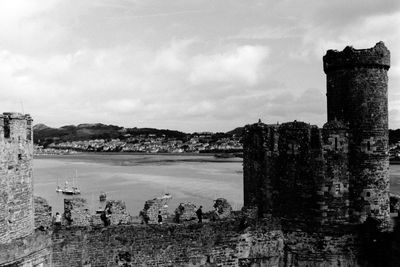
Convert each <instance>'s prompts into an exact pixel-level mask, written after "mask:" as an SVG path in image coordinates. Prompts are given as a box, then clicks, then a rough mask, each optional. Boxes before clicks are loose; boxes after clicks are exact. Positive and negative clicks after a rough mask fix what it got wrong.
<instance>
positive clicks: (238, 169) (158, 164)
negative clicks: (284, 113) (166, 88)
mask: <svg viewBox="0 0 400 267" xmlns="http://www.w3.org/2000/svg"><path fill="white" fill-rule="evenodd" d="M75 170H77V172H78V179H77V184H78V186H79V188H80V189H81V191H82V194H81V196H82V197H84V198H86V199H87V200H88V203H89V206H90V208H91V209H92V210H93V211H94V210H95V209H97V208H99V207H100V206H101V203H100V202H99V194H100V192H101V191H105V192H107V199H116V200H123V201H125V203H126V206H127V209H128V211H129V213H130V214H132V215H137V214H138V213H139V211H140V210H141V209H142V208H143V205H144V202H145V201H146V200H148V199H152V198H155V197H157V196H161V195H163V194H164V193H170V194H172V197H173V198H172V200H171V202H170V205H169V207H170V208H169V210H170V212H173V211H174V209H175V208H176V207H177V206H178V204H179V203H180V202H184V201H191V202H193V203H195V204H197V205H203V206H204V208H205V210H208V209H211V206H212V204H213V200H214V199H215V198H217V197H224V198H226V199H228V201H229V202H230V203H231V204H232V206H233V207H234V208H235V209H240V208H241V206H242V205H243V178H242V177H243V171H242V161H241V159H237V158H235V159H215V158H214V157H213V156H197V155H196V156H186V155H185V156H183V155H148V154H145V155H132V154H79V155H68V156H52V157H38V158H35V159H34V179H35V188H34V190H35V195H38V196H42V197H44V198H46V199H47V201H48V202H49V204H50V205H51V206H52V207H53V212H55V211H62V210H63V199H64V198H65V197H70V196H65V195H63V194H60V193H56V191H55V188H56V185H57V178H58V181H59V184H60V185H63V184H64V182H65V180H68V181H69V182H70V183H71V182H72V177H74V176H75ZM390 175H391V191H392V192H394V193H400V165H391V166H390Z"/></svg>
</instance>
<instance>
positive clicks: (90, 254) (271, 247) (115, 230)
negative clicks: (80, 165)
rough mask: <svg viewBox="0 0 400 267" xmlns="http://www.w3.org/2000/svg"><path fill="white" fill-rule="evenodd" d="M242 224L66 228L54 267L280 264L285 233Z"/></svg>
mask: <svg viewBox="0 0 400 267" xmlns="http://www.w3.org/2000/svg"><path fill="white" fill-rule="evenodd" d="M240 227H241V226H240V222H239V221H229V222H227V221H226V222H219V223H211V224H191V225H186V226H183V225H162V226H159V225H152V226H137V225H125V226H112V227H108V228H104V229H103V230H101V231H100V229H96V228H86V227H73V228H65V229H61V230H58V231H55V232H54V233H53V242H54V245H53V266H84V265H85V264H86V265H88V266H120V265H122V264H126V265H124V266H138V265H141V266H187V265H191V266H200V265H201V266H240V265H243V263H245V262H246V263H248V262H252V261H259V260H260V259H262V260H263V261H264V262H265V263H266V264H267V265H266V266H278V264H279V260H280V258H281V257H282V255H283V248H284V246H283V234H282V232H281V231H279V230H273V229H268V231H267V230H266V229H262V228H259V229H258V230H252V231H245V230H244V229H241V228H240ZM243 266H244V265H243Z"/></svg>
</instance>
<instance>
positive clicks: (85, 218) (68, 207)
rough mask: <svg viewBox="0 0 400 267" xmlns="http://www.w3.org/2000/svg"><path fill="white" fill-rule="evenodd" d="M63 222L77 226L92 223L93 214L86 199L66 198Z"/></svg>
mask: <svg viewBox="0 0 400 267" xmlns="http://www.w3.org/2000/svg"><path fill="white" fill-rule="evenodd" d="M63 224H66V225H75V226H88V225H90V224H91V214H90V209H89V206H88V204H87V201H86V199H84V198H79V197H74V198H65V199H64V216H63Z"/></svg>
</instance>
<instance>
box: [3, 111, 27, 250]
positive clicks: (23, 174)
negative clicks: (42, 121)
mask: <svg viewBox="0 0 400 267" xmlns="http://www.w3.org/2000/svg"><path fill="white" fill-rule="evenodd" d="M32 159H33V142H32V119H31V117H30V116H29V115H22V114H19V113H3V114H2V115H1V114H0V244H1V243H8V242H11V241H13V240H15V239H17V238H20V237H25V236H28V235H30V234H32V233H33V232H34V206H33V205H34V204H33V173H32Z"/></svg>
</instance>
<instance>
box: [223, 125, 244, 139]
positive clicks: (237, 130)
mask: <svg viewBox="0 0 400 267" xmlns="http://www.w3.org/2000/svg"><path fill="white" fill-rule="evenodd" d="M243 131H244V127H237V128H235V129H233V130H231V131H229V132H226V133H227V134H229V135H236V136H239V137H242V136H243Z"/></svg>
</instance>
